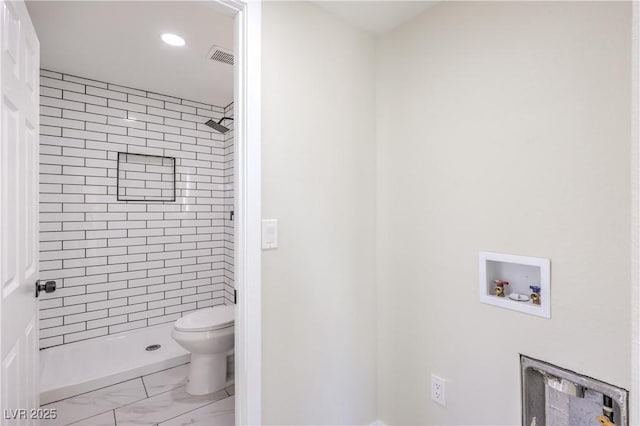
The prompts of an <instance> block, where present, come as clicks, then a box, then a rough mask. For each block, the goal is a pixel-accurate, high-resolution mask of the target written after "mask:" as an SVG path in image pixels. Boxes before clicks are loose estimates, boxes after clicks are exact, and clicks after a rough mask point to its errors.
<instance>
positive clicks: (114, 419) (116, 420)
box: [111, 408, 118, 426]
mask: <svg viewBox="0 0 640 426" xmlns="http://www.w3.org/2000/svg"><path fill="white" fill-rule="evenodd" d="M111 411H113V426H118V419H117V418H116V410H115V408H114V409H113V410H111Z"/></svg>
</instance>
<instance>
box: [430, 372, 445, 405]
mask: <svg viewBox="0 0 640 426" xmlns="http://www.w3.org/2000/svg"><path fill="white" fill-rule="evenodd" d="M446 383H447V381H446V380H445V379H443V378H442V377H438V376H436V375H435V374H432V375H431V400H432V401H433V402H435V403H436V404H440V405H442V406H443V407H446V406H447V397H446V394H445V388H446V386H445V385H446Z"/></svg>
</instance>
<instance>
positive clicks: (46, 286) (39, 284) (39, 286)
mask: <svg viewBox="0 0 640 426" xmlns="http://www.w3.org/2000/svg"><path fill="white" fill-rule="evenodd" d="M41 291H44V292H45V293H53V292H54V291H56V282H55V281H44V282H43V281H40V280H38V281H36V297H38V296H39V295H40V292H41Z"/></svg>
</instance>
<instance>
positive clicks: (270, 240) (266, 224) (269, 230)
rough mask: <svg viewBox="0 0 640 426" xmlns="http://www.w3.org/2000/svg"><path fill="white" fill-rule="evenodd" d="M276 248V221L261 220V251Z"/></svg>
mask: <svg viewBox="0 0 640 426" xmlns="http://www.w3.org/2000/svg"><path fill="white" fill-rule="evenodd" d="M277 247H278V219H262V249H263V250H265V249H274V248H277Z"/></svg>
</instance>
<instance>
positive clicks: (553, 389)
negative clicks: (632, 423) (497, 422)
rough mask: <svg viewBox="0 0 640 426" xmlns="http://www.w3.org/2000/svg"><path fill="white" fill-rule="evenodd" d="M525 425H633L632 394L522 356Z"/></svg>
mask: <svg viewBox="0 0 640 426" xmlns="http://www.w3.org/2000/svg"><path fill="white" fill-rule="evenodd" d="M520 372H521V381H522V424H523V425H525V426H556V425H558V426H560V425H562V426H565V425H576V426H577V425H602V426H614V425H615V426H628V425H629V404H628V401H629V392H628V391H627V390H625V389H622V388H620V387H617V386H613V385H610V384H608V383H605V382H602V381H600V380H596V379H593V378H591V377H588V376H585V375H582V374H578V373H575V372H573V371H569V370H566V369H564V368H560V367H557V366H555V365H551V364H548V363H546V362H543V361H538V360H536V359H533V358H529V357H526V356H524V355H521V356H520Z"/></svg>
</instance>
